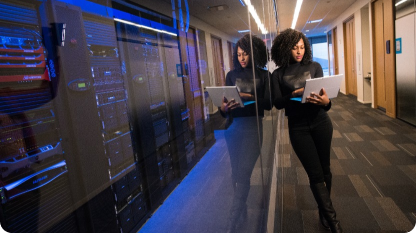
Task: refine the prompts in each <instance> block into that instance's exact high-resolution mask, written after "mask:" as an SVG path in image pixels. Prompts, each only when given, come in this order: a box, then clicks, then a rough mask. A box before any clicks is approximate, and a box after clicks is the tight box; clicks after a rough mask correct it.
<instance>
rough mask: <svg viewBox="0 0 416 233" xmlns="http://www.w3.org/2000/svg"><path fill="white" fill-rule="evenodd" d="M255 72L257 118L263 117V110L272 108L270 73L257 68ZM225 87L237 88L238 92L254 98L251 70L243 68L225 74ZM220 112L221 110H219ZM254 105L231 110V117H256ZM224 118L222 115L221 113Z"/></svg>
mask: <svg viewBox="0 0 416 233" xmlns="http://www.w3.org/2000/svg"><path fill="white" fill-rule="evenodd" d="M255 72H256V94H257V99H256V101H257V104H258V114H259V116H264V110H270V109H271V108H272V104H271V100H270V98H271V95H270V85H269V76H270V72H268V71H267V70H263V69H260V68H257V69H256V70H255ZM225 85H227V86H237V88H238V90H239V91H240V92H242V93H248V94H252V95H253V96H254V94H255V93H254V82H253V69H252V68H248V67H246V68H243V69H235V70H232V71H230V72H228V73H227V76H226V78H225ZM220 112H221V110H220ZM256 112H257V111H256V104H255V103H253V104H249V105H246V106H244V108H236V109H233V110H231V116H232V117H248V116H256ZM221 114H222V115H223V116H224V113H223V112H221Z"/></svg>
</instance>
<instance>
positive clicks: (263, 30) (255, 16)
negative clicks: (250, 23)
mask: <svg viewBox="0 0 416 233" xmlns="http://www.w3.org/2000/svg"><path fill="white" fill-rule="evenodd" d="M244 2H245V3H246V5H247V7H248V10H249V11H250V14H251V16H252V17H253V19H254V21H256V24H257V28H259V29H260V31H261V33H262V34H267V33H268V31H267V30H266V28H265V27H264V25H263V23H262V22H261V20H260V18H259V15H258V14H257V12H256V9H255V8H254V6H253V5H251V1H250V0H244Z"/></svg>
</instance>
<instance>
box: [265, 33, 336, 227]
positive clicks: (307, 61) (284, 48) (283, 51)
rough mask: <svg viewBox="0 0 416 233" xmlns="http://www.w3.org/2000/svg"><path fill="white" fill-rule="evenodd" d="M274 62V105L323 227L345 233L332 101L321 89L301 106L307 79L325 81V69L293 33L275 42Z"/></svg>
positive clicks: (307, 43)
mask: <svg viewBox="0 0 416 233" xmlns="http://www.w3.org/2000/svg"><path fill="white" fill-rule="evenodd" d="M271 52H272V59H273V61H274V62H275V63H276V65H277V66H278V67H279V68H278V69H277V70H275V71H274V72H273V74H272V85H273V86H272V91H273V105H274V106H275V107H276V108H277V109H283V108H284V109H285V115H286V116H287V118H288V125H289V137H290V141H291V144H292V147H293V150H294V151H295V153H296V155H297V156H298V158H299V160H300V161H301V163H302V165H303V167H304V168H305V170H306V173H307V174H308V177H309V183H310V188H311V190H312V193H313V195H314V197H315V200H316V202H317V204H318V208H319V218H320V221H321V223H322V225H323V226H324V227H325V228H326V229H330V230H331V232H343V231H342V228H341V225H340V222H339V221H338V220H337V219H336V213H335V210H334V208H333V206H332V202H331V198H330V192H331V186H332V174H331V170H330V151H331V141H332V131H333V128H332V122H331V119H330V118H329V116H328V114H327V111H328V110H329V109H330V108H331V100H330V99H329V98H328V96H327V94H326V92H325V90H324V89H323V88H322V89H321V91H320V93H310V94H309V93H305V94H308V95H309V96H308V97H307V99H306V103H304V104H302V103H301V102H299V101H296V100H295V99H294V98H295V97H299V96H302V94H303V90H304V88H303V87H304V86H305V82H306V79H309V78H317V77H323V71H322V67H321V65H320V64H319V63H317V62H313V61H312V55H311V47H310V44H309V41H308V39H307V38H306V37H305V35H304V34H303V33H301V32H299V31H296V30H293V29H286V30H284V31H283V32H281V33H280V34H279V35H278V36H277V37H276V38H275V39H274V41H273V46H272V50H271Z"/></svg>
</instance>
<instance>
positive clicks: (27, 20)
mask: <svg viewBox="0 0 416 233" xmlns="http://www.w3.org/2000/svg"><path fill="white" fill-rule="evenodd" d="M37 7H38V5H37V4H36V3H33V2H19V3H15V2H14V3H11V2H7V1H1V2H0V151H1V152H2V153H1V157H0V195H1V205H0V216H1V225H2V227H3V228H4V229H6V230H7V231H10V232H31V231H34V229H37V230H39V231H48V230H50V229H51V228H52V227H53V229H56V230H59V231H60V232H70V231H72V232H75V231H76V224H73V223H76V219H75V217H74V215H73V214H71V213H72V206H73V200H72V196H71V193H70V186H69V177H68V173H70V172H72V171H70V172H68V169H67V163H66V160H65V158H64V156H63V153H64V151H63V147H62V144H64V142H62V141H61V139H60V136H61V130H60V129H59V126H58V122H57V119H56V116H55V113H56V109H55V107H54V98H53V97H54V96H53V95H52V90H51V87H52V82H53V80H51V79H50V76H49V72H48V65H47V62H46V57H47V51H46V49H45V46H44V43H43V41H42V36H41V33H42V30H41V28H40V26H39V24H40V20H39V14H38V10H37V9H38V8H37ZM58 222H61V223H62V224H63V225H67V224H68V225H70V226H69V227H65V228H62V225H60V224H58ZM56 224H58V225H56Z"/></svg>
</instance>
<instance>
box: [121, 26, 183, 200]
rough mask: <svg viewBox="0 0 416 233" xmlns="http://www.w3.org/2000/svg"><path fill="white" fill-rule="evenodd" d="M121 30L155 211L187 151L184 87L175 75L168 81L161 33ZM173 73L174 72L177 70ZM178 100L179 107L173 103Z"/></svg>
mask: <svg viewBox="0 0 416 233" xmlns="http://www.w3.org/2000/svg"><path fill="white" fill-rule="evenodd" d="M116 25H117V30H118V40H119V41H120V46H119V48H120V50H121V51H120V54H121V56H122V57H123V58H122V59H123V64H124V65H125V69H126V73H125V77H126V80H127V82H128V87H129V88H128V93H129V97H130V103H129V106H131V110H132V116H133V117H132V119H134V122H133V124H134V126H135V129H137V131H136V132H137V133H136V136H137V140H136V141H138V142H139V144H138V146H137V147H138V148H139V154H140V156H139V163H140V164H143V167H144V169H145V176H146V184H147V191H148V194H149V197H148V198H149V201H150V202H151V206H153V207H155V206H157V205H159V203H160V201H161V199H162V198H163V196H166V195H167V193H169V192H170V191H169V190H172V188H173V186H174V183H175V181H177V179H176V178H177V174H175V170H177V169H176V167H177V166H178V164H177V160H178V159H177V155H178V154H177V153H181V151H183V149H181V148H183V145H182V141H181V135H180V132H181V131H182V129H180V127H181V124H180V123H179V124H178V123H177V122H178V120H179V121H181V119H182V118H181V115H180V112H179V111H178V107H179V106H178V105H180V93H181V89H180V86H179V84H181V82H180V83H178V80H177V78H175V77H176V75H175V73H172V72H170V75H171V80H169V79H168V77H167V72H166V60H165V59H164V56H165V55H164V49H165V48H164V46H165V45H164V44H163V43H164V42H163V40H162V38H161V36H160V35H159V34H158V33H156V32H153V31H151V30H145V29H139V28H138V27H137V26H134V25H130V24H126V23H122V22H117V23H116ZM167 49H169V48H167ZM174 54H175V53H173V54H169V56H172V57H174V56H173V55H174ZM169 69H170V70H172V68H171V66H169ZM175 71H176V66H175ZM172 75H173V76H175V77H172ZM178 88H179V89H178ZM182 93H183V92H182ZM178 96H179V103H177V102H176V101H175V102H172V99H177V98H178Z"/></svg>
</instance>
